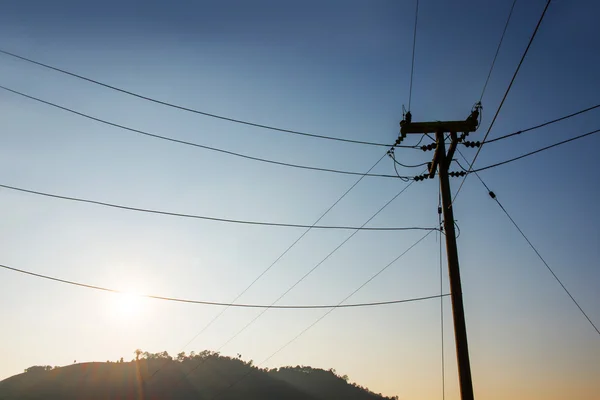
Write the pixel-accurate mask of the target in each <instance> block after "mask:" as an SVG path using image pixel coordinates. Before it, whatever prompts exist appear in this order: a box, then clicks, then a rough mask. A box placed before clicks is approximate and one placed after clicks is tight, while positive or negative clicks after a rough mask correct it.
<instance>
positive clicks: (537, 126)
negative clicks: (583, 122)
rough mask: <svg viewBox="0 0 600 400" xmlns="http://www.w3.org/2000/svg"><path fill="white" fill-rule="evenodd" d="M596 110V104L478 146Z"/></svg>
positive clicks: (598, 106)
mask: <svg viewBox="0 0 600 400" xmlns="http://www.w3.org/2000/svg"><path fill="white" fill-rule="evenodd" d="M596 108H600V104H597V105H595V106H592V107H588V108H586V109H583V110H581V111H577V112H575V113H572V114H569V115H565V116H564V117H560V118H556V119H553V120H552V121H547V122H544V123H542V124H539V125H535V126H532V127H531V128H527V129H522V130H520V131H516V132H513V133H509V134H508V135H502V136H499V137H497V138H494V139H490V140H487V141H484V142H481V143H480V145H484V144H488V143H493V142H497V141H499V140H503V139H506V138H509V137H512V136H516V135H520V134H521V133H525V132H529V131H533V130H535V129H539V128H542V127H544V126H548V125H551V124H554V123H556V122H560V121H564V120H565V119H569V118H573V117H575V116H577V115H580V114H583V113H586V112H588V111H592V110H595V109H596Z"/></svg>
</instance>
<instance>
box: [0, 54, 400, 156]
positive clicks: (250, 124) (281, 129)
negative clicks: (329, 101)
mask: <svg viewBox="0 0 600 400" xmlns="http://www.w3.org/2000/svg"><path fill="white" fill-rule="evenodd" d="M0 53H2V54H5V55H7V56H10V57H13V58H17V59H19V60H22V61H26V62H28V63H31V64H35V65H38V66H40V67H44V68H47V69H51V70H53V71H57V72H60V73H62V74H66V75H69V76H72V77H75V78H78V79H82V80H84V81H87V82H91V83H94V84H96V85H100V86H103V87H105V88H108V89H111V90H115V91H117V92H121V93H124V94H127V95H130V96H133V97H137V98H139V99H142V100H146V101H149V102H152V103H155V104H160V105H162V106H166V107H171V108H176V109H178V110H183V111H188V112H191V113H194V114H200V115H204V116H206V117H211V118H216V119H220V120H223V121H228V122H234V123H236V124H242V125H248V126H254V127H256V128H262V129H267V130H271V131H278V132H284V133H291V134H294V135H301V136H307V137H312V138H317V139H326V140H334V141H338V142H346V143H355V144H362V145H369V146H383V147H389V146H390V145H389V144H384V143H375V142H368V141H362V140H352V139H344V138H337V137H332V136H326V135H318V134H314V133H309V132H302V131H297V130H292V129H285V128H278V127H275V126H270V125H264V124H259V123H255V122H250V121H244V120H241V119H236V118H231V117H226V116H223V115H217V114H212V113H209V112H206V111H201V110H197V109H193V108H189V107H184V106H181V105H177V104H174V103H170V102H167V101H164V100H159V99H156V98H152V97H148V96H144V95H142V94H139V93H135V92H132V91H129V90H125V89H122V88H119V87H116V86H112V85H109V84H107V83H103V82H100V81H98V80H95V79H91V78H88V77H85V76H83V75H79V74H76V73H73V72H69V71H67V70H64V69H61V68H58V67H54V66H52V65H49V64H44V63H42V62H39V61H35V60H33V59H31V58H27V57H23V56H20V55H18V54H15V53H11V52H9V51H6V50H2V49H0Z"/></svg>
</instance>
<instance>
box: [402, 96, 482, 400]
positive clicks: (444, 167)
mask: <svg viewBox="0 0 600 400" xmlns="http://www.w3.org/2000/svg"><path fill="white" fill-rule="evenodd" d="M479 107H480V106H479V105H477V106H475V109H474V110H473V111H472V112H471V115H470V116H469V117H468V118H467V119H466V120H464V121H436V122H412V120H411V114H410V112H408V113H407V114H406V117H405V119H404V120H403V121H402V122H400V136H399V137H398V141H397V142H396V144H399V143H400V142H401V141H402V140H403V139H404V138H405V137H406V135H407V134H409V133H420V134H426V133H435V135H436V143H435V154H434V156H433V160H432V161H431V163H429V171H428V173H427V174H425V175H422V176H418V177H416V178H415V179H416V180H423V179H427V178H431V179H433V178H434V177H435V173H436V170H437V171H438V173H439V176H440V192H441V196H442V209H443V215H444V233H445V236H446V252H447V258H448V276H449V280H450V296H451V299H452V316H453V320H454V337H455V341H456V357H457V361H458V374H459V381H460V393H461V399H462V400H474V395H473V382H472V380H471V363H470V361H469V346H468V342H467V327H466V325H465V311H464V306H463V297H462V287H461V286H462V285H461V280H460V269H459V266H458V249H457V246H456V232H455V230H454V212H453V210H452V195H451V192H450V179H449V176H463V175H464V173H463V172H459V173H456V172H450V171H449V169H450V164H451V163H452V157H453V156H454V152H455V151H456V146H457V145H458V143H459V142H461V141H462V140H463V139H464V138H465V137H466V136H467V135H468V134H469V133H470V132H474V131H475V130H476V129H477V125H478V118H479ZM457 132H461V133H462V135H461V136H460V137H459V136H457ZM446 133H448V134H449V137H450V147H449V148H448V152H446V136H445V134H446ZM423 150H433V146H431V145H430V146H424V147H423Z"/></svg>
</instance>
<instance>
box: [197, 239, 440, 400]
mask: <svg viewBox="0 0 600 400" xmlns="http://www.w3.org/2000/svg"><path fill="white" fill-rule="evenodd" d="M430 233H431V232H428V233H427V234H425V236H423V237H421V238H420V239H419V240H417V241H416V242H415V243H413V244H412V245H411V246H410V247H408V248H407V249H406V250H405V251H403V252H402V253H401V254H400V255H399V256H398V257H396V258H395V259H394V260H392V261H391V262H390V263H388V264H387V265H386V266H385V267H383V268H382V269H380V270H379V271H378V272H376V273H375V274H374V275H372V276H371V277H370V278H369V279H368V280H367V281H366V282H364V283H363V284H362V285H360V286H359V287H358V288H357V289H355V290H354V291H353V292H352V293H350V294H349V295H348V296H346V297H345V298H344V299H343V300H342V301H340V302H339V303H338V304H339V305H341V304H343V303H344V302H346V301H347V300H348V299H350V298H351V297H352V296H354V295H355V294H356V293H358V292H359V291H360V290H361V289H362V288H364V287H365V286H366V285H367V284H369V283H370V282H371V281H372V280H373V279H375V278H376V277H377V276H379V275H380V274H382V273H383V272H384V271H385V270H386V269H388V268H389V267H390V266H392V265H393V264H394V263H396V262H397V261H398V260H399V259H400V258H402V257H403V256H404V255H405V254H406V253H408V252H409V251H410V250H411V249H412V248H413V247H415V246H416V245H418V244H419V243H421V242H422V241H423V240H424V239H425V238H426V237H427V236H429V234H430ZM332 311H333V309H332V310H328V311H327V312H325V313H324V314H323V315H321V316H320V317H319V318H317V319H316V320H315V321H314V322H312V323H311V324H310V325H308V326H307V327H306V328H304V329H303V330H302V331H300V333H298V334H297V335H296V336H294V337H293V338H292V339H291V340H289V341H288V342H286V343H285V344H284V345H283V346H281V347H279V348H278V349H277V350H276V351H275V352H273V353H271V355H270V356H268V357H267V358H265V359H264V360H263V361H262V362H260V363H259V364H258V365H257V367H260V366H261V365H263V364H265V363H266V362H268V361H269V360H270V359H272V358H273V357H275V356H276V355H277V354H279V353H280V352H281V351H283V350H284V349H285V348H286V347H288V346H289V345H291V344H292V343H294V342H295V341H296V340H298V339H299V338H300V337H301V336H302V335H304V334H305V333H306V332H308V331H309V330H310V329H312V328H313V327H314V326H315V325H317V324H318V323H319V322H321V321H322V320H323V319H324V318H325V317H327V316H328V315H329V314H331V312H332ZM192 371H193V370H192ZM253 372H254V370H252V369H251V370H249V371H248V372H247V373H246V374H244V375H242V376H241V377H240V379H238V380H236V381H234V382H232V383H231V384H230V385H229V386H227V387H226V388H225V389H224V390H222V391H221V392H217V394H216V395H215V396H213V397H211V398H210V400H214V399H216V398H217V397H219V396H221V395H222V394H223V393H224V392H226V391H227V390H229V389H231V388H232V387H234V386H235V385H237V384H238V383H240V382H241V381H242V380H244V379H246V378H247V377H248V376H249V375H250V374H252V373H253ZM190 373H191V371H190ZM187 375H189V373H188V374H186V377H187Z"/></svg>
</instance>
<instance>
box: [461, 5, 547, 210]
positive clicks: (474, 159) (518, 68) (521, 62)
mask: <svg viewBox="0 0 600 400" xmlns="http://www.w3.org/2000/svg"><path fill="white" fill-rule="evenodd" d="M551 1H552V0H548V1H547V2H546V6H545V7H544V11H542V15H541V16H540V19H539V20H538V23H537V25H536V26H535V29H534V30H533V34H532V35H531V38H530V39H529V43H528V44H527V47H526V48H525V51H524V52H523V55H522V56H521V60H520V61H519V64H518V65H517V69H516V70H515V72H514V74H513V76H512V79H511V80H510V83H509V84H508V87H507V88H506V91H505V92H504V96H503V97H502V101H501V102H500V105H499V106H498V109H497V110H496V113H495V114H494V118H493V119H492V122H491V123H490V126H489V127H488V130H487V132H486V133H485V136H484V137H483V142H485V141H486V139H487V137H488V135H489V134H490V131H491V130H492V127H493V126H494V123H495V122H496V119H497V118H498V114H500V110H501V109H502V106H503V105H504V102H505V101H506V97H507V96H508V93H509V92H510V89H511V88H512V85H513V83H514V82H515V79H516V78H517V75H518V74H519V70H520V69H521V65H523V61H525V57H526V56H527V53H528V52H529V48H530V47H531V44H532V43H533V40H534V39H535V36H536V35H537V32H538V29H539V28H540V25H541V24H542V21H543V19H544V16H545V15H546V11H547V10H548V7H549V6H550V2H551ZM480 152H481V147H479V148H478V149H477V152H476V153H475V157H473V161H471V163H470V164H469V169H468V170H469V171H471V170H472V169H473V164H475V161H476V160H477V157H478V156H479V153H480ZM468 177H469V174H467V175H465V177H464V178H463V180H462V182H461V183H460V186H459V187H458V190H457V191H456V194H455V195H454V200H453V201H452V203H454V201H456V197H457V196H458V194H459V193H460V191H461V189H462V187H463V185H464V184H465V181H466V180H467V178H468Z"/></svg>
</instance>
